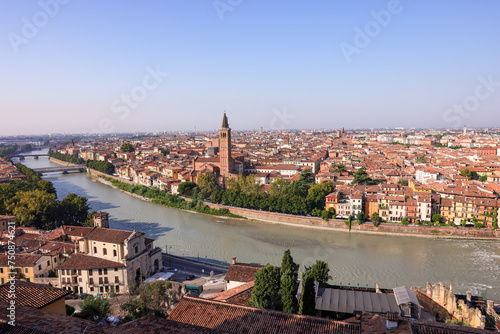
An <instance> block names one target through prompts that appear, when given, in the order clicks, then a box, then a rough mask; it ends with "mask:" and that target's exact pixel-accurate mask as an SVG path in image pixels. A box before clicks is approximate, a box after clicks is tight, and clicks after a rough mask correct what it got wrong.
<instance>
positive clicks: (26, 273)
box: [0, 254, 54, 284]
mask: <svg viewBox="0 0 500 334" xmlns="http://www.w3.org/2000/svg"><path fill="white" fill-rule="evenodd" d="M9 257H10V258H9ZM11 266H12V268H11ZM50 270H54V264H53V262H52V257H51V256H50V255H41V254H10V255H9V254H0V284H4V283H6V282H7V281H8V280H9V279H10V277H11V276H14V277H15V279H18V280H23V281H26V282H33V281H34V279H35V277H49V271H50ZM11 273H14V274H11Z"/></svg>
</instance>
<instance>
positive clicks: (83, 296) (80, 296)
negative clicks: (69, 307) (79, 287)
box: [78, 293, 89, 299]
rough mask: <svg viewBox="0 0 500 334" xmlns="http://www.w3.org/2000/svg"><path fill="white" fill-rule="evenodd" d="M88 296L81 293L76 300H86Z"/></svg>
mask: <svg viewBox="0 0 500 334" xmlns="http://www.w3.org/2000/svg"><path fill="white" fill-rule="evenodd" d="M88 296H89V295H88V294H86V293H81V294H80V295H79V296H78V298H79V299H85V298H87V297H88Z"/></svg>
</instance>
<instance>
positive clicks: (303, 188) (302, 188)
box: [297, 169, 314, 197]
mask: <svg viewBox="0 0 500 334" xmlns="http://www.w3.org/2000/svg"><path fill="white" fill-rule="evenodd" d="M313 184H314V174H313V173H311V171H310V170H309V169H305V170H303V171H302V172H300V177H299V179H298V180H297V187H298V189H299V192H300V194H301V195H302V197H306V196H307V191H308V190H309V187H311V186H312V185H313Z"/></svg>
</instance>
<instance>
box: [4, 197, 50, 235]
mask: <svg viewBox="0 0 500 334" xmlns="http://www.w3.org/2000/svg"><path fill="white" fill-rule="evenodd" d="M56 206H57V203H56V195H54V194H49V193H47V192H45V191H42V190H30V191H20V192H17V193H16V195H15V196H14V197H13V198H12V199H10V200H9V201H7V203H6V210H7V211H8V212H10V213H12V214H13V215H14V216H16V220H17V222H18V223H19V224H20V225H21V226H26V227H36V228H41V229H51V228H53V227H54V222H53V217H54V213H55V211H56Z"/></svg>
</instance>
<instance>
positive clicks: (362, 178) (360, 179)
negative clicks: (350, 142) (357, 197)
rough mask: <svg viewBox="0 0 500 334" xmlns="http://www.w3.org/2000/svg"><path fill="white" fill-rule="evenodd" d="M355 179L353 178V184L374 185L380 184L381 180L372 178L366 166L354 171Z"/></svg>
mask: <svg viewBox="0 0 500 334" xmlns="http://www.w3.org/2000/svg"><path fill="white" fill-rule="evenodd" d="M353 176H354V180H352V183H351V184H353V185H374V184H379V183H380V181H379V180H377V179H372V178H371V177H370V176H369V175H368V173H367V172H366V169H365V167H361V168H360V169H358V170H357V171H356V173H354V175H353Z"/></svg>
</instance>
